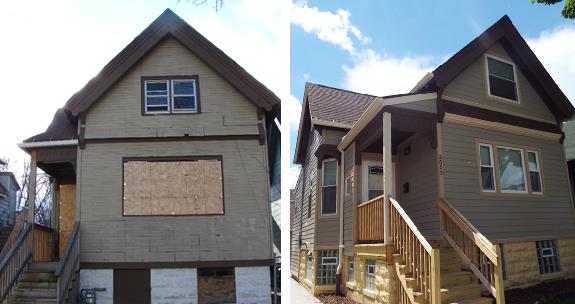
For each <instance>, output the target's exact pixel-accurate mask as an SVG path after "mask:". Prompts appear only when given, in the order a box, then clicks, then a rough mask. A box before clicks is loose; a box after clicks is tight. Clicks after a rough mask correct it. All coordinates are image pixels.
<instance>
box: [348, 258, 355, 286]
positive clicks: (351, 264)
mask: <svg viewBox="0 0 575 304" xmlns="http://www.w3.org/2000/svg"><path fill="white" fill-rule="evenodd" d="M347 264H348V265H347V281H348V282H349V283H353V282H355V269H354V261H353V257H349V261H348V262H347Z"/></svg>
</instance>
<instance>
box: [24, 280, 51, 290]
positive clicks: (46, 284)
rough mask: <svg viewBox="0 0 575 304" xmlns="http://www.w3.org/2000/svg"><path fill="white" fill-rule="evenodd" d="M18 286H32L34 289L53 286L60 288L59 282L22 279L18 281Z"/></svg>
mask: <svg viewBox="0 0 575 304" xmlns="http://www.w3.org/2000/svg"><path fill="white" fill-rule="evenodd" d="M18 288H32V289H42V288H46V289H51V288H58V283H57V282H42V281H40V282H30V281H28V282H26V281H20V282H19V283H18Z"/></svg>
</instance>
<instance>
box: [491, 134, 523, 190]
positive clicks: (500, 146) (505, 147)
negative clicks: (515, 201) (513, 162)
mask: <svg viewBox="0 0 575 304" xmlns="http://www.w3.org/2000/svg"><path fill="white" fill-rule="evenodd" d="M499 148H502V149H508V150H515V151H519V153H521V170H522V171H523V183H524V185H525V190H524V191H521V190H503V187H502V186H501V172H500V171H499V168H497V174H498V176H499V189H500V191H501V193H521V194H527V193H529V186H528V185H527V174H526V172H525V155H524V154H523V149H521V148H514V147H507V146H502V145H496V146H495V149H499ZM497 162H499V151H497ZM499 167H500V166H499Z"/></svg>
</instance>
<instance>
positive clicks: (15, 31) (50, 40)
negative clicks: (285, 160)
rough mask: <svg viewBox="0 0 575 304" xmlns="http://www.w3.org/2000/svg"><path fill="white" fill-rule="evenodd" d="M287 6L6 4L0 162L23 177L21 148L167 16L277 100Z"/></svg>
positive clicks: (256, 2)
mask: <svg viewBox="0 0 575 304" xmlns="http://www.w3.org/2000/svg"><path fill="white" fill-rule="evenodd" d="M282 5H283V4H282V1H281V0H249V1H248V0H245V1H244V0H229V1H226V2H225V3H224V6H223V7H222V8H221V9H220V10H219V11H217V12H216V11H215V10H214V9H213V2H212V1H208V4H207V5H200V6H196V5H194V4H191V3H189V2H187V1H186V0H181V1H180V2H179V3H178V1H177V0H165V1H134V0H132V1H130V0H122V1H113V0H99V1H71V0H51V1H38V0H31V1H3V2H2V3H1V4H0V37H2V41H3V42H2V45H1V46H0V70H1V73H0V89H1V90H2V94H1V95H0V109H1V110H0V113H1V118H0V157H7V158H9V159H10V163H11V165H10V167H11V169H12V170H14V171H16V173H17V175H18V174H20V173H21V172H19V171H20V168H21V167H22V161H23V160H24V159H25V158H27V157H28V155H27V154H26V153H24V152H23V151H22V150H20V149H19V148H18V147H17V143H20V142H22V141H23V140H24V139H26V138H28V137H31V136H33V135H35V134H38V133H41V132H44V131H45V129H46V128H47V127H48V125H49V123H50V121H51V120H52V117H53V115H54V113H55V112H56V110H57V109H58V108H59V107H62V106H63V105H64V104H65V103H66V101H67V100H68V99H69V98H70V97H71V96H72V95H73V94H74V93H76V92H77V91H78V90H80V89H81V88H82V87H83V86H84V85H85V84H86V83H87V82H88V81H89V80H90V79H91V78H92V77H94V76H96V75H97V73H98V72H99V71H100V70H101V69H102V68H103V67H104V65H105V64H107V63H108V62H109V61H110V60H111V59H112V58H113V57H114V56H115V55H116V54H118V53H119V52H120V51H121V50H122V49H123V48H124V47H125V46H126V45H128V43H130V42H131V41H132V40H133V39H134V38H135V37H136V36H137V35H138V34H139V33H141V32H142V31H143V30H144V29H145V28H146V27H147V26H148V25H149V24H150V23H152V22H153V21H154V20H155V19H156V18H157V17H158V16H159V15H160V14H161V13H162V12H163V11H164V10H165V9H166V8H170V9H172V10H173V11H174V12H175V13H176V14H178V15H179V16H180V17H181V18H183V19H184V20H185V21H186V22H188V23H189V24H190V25H192V26H193V27H194V28H195V29H196V30H198V31H199V32H200V33H201V34H202V35H204V36H205V37H206V38H208V39H209V40H210V41H211V42H213V43H214V44H215V45H216V46H218V47H219V48H220V49H221V50H223V51H224V52H225V53H226V54H228V56H230V57H232V58H233V59H234V60H236V62H238V63H239V64H240V65H241V66H242V67H244V68H245V69H246V70H247V71H248V72H249V73H251V74H252V75H253V76H254V77H256V78H257V79H258V80H259V81H260V82H262V83H263V84H264V85H266V86H267V87H268V88H269V89H271V90H272V91H274V92H275V93H276V95H278V96H280V94H281V93H280V91H281V90H282V87H283V86H286V89H285V91H287V83H288V82H289V78H288V74H289V73H288V71H287V70H288V67H287V64H286V67H285V68H283V69H281V68H278V62H280V60H279V57H282V58H283V57H288V56H289V53H288V48H289V40H288V37H289V36H288V35H285V33H286V32H287V31H288V29H287V19H286V26H285V27H284V26H282V23H281V22H280V20H281V17H282V14H283V13H282V12H283V11H285V8H282ZM283 6H286V5H283ZM242 45H255V46H257V47H255V48H254V47H238V46H242ZM270 67H275V68H270ZM286 154H287V153H286Z"/></svg>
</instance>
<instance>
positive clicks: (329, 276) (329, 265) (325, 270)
mask: <svg viewBox="0 0 575 304" xmlns="http://www.w3.org/2000/svg"><path fill="white" fill-rule="evenodd" d="M317 256H318V259H317V275H316V281H317V284H318V285H334V284H335V273H336V270H337V264H338V253H337V250H319V251H318V252H317Z"/></svg>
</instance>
